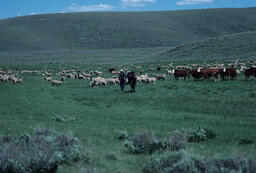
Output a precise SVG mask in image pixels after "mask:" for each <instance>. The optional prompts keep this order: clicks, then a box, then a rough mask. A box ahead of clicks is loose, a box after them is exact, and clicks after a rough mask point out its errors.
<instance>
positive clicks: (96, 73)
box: [93, 71, 102, 76]
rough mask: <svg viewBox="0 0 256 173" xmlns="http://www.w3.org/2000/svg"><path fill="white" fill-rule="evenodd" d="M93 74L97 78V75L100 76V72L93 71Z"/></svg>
mask: <svg viewBox="0 0 256 173" xmlns="http://www.w3.org/2000/svg"><path fill="white" fill-rule="evenodd" d="M93 73H94V74H95V75H96V76H99V75H101V74H102V72H100V71H94V72H93Z"/></svg>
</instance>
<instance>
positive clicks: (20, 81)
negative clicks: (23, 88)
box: [12, 78, 24, 84]
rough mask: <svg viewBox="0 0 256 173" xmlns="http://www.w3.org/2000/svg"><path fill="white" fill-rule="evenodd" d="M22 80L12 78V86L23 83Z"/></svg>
mask: <svg viewBox="0 0 256 173" xmlns="http://www.w3.org/2000/svg"><path fill="white" fill-rule="evenodd" d="M23 79H24V78H13V79H12V84H17V83H23Z"/></svg>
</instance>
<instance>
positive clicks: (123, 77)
mask: <svg viewBox="0 0 256 173" xmlns="http://www.w3.org/2000/svg"><path fill="white" fill-rule="evenodd" d="M118 79H119V81H120V89H121V91H123V90H124V86H125V82H126V75H125V73H124V71H123V69H121V70H120V73H119V76H118Z"/></svg>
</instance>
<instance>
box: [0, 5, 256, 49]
mask: <svg viewBox="0 0 256 173" xmlns="http://www.w3.org/2000/svg"><path fill="white" fill-rule="evenodd" d="M255 12H256V8H242V9H203V10H180V11H162V12H90V13H66V14H46V15H33V16H22V17H16V18H10V19H4V20H0V38H1V39H0V50H1V51H13V50H66V49H68V50H83V49H115V48H147V47H172V46H178V45H180V44H183V43H186V42H192V41H198V40H205V39H207V38H211V37H218V36H223V35H228V34H235V33H239V32H246V31H255V30H256V20H255V17H256V16H255V14H256V13H255Z"/></svg>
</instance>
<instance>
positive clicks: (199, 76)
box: [189, 70, 203, 81]
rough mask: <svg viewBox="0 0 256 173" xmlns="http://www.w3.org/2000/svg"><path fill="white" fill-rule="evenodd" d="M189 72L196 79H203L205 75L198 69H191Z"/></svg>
mask: <svg viewBox="0 0 256 173" xmlns="http://www.w3.org/2000/svg"><path fill="white" fill-rule="evenodd" d="M189 74H191V76H192V77H193V78H194V80H196V81H198V80H201V79H202V77H203V73H202V72H200V71H198V70H191V71H190V72H189Z"/></svg>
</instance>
